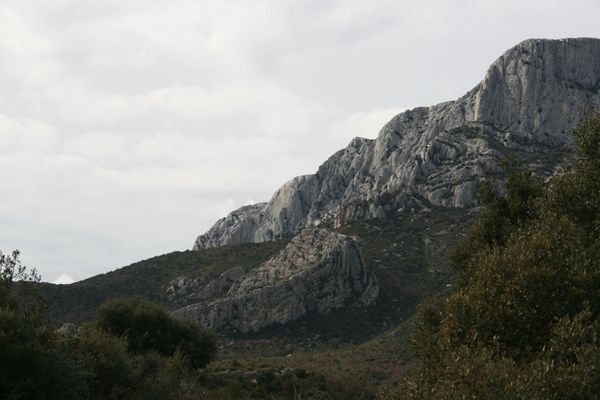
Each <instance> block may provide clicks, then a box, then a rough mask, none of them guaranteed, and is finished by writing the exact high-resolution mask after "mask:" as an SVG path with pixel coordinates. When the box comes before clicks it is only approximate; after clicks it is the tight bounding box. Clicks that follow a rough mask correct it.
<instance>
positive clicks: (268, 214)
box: [194, 39, 600, 249]
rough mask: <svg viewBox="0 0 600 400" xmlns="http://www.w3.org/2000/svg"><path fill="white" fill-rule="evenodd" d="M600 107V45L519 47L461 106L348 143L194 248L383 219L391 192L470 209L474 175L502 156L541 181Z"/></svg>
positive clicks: (404, 116) (425, 113)
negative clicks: (328, 223) (348, 217)
mask: <svg viewBox="0 0 600 400" xmlns="http://www.w3.org/2000/svg"><path fill="white" fill-rule="evenodd" d="M598 109H600V40H598V39H564V40H527V41H525V42H522V43H520V44H519V45H517V46H516V47H514V48H512V49H510V50H508V51H507V52H506V53H504V54H503V55H502V56H501V57H500V58H499V59H498V60H496V61H495V62H494V63H493V64H492V66H491V67H490V68H489V70H488V71H487V73H486V75H485V78H484V80H483V81H482V82H481V83H480V84H478V85H477V86H476V87H475V88H474V89H472V90H471V91H470V92H469V93H467V94H466V95H464V96H463V97H461V98H460V99H458V100H455V101H451V102H446V103H442V104H438V105H435V106H432V107H421V108H415V109H413V110H409V111H406V112H403V113H401V114H399V115H397V116H396V117H394V118H393V119H392V120H391V121H390V122H389V123H387V124H386V125H385V126H384V127H383V128H382V129H381V131H380V133H379V135H378V137H377V139H376V140H369V139H361V138H356V139H354V140H352V141H351V142H350V144H349V145H348V147H346V148H345V149H343V150H340V151H338V152H337V153H335V154H334V155H333V156H331V157H330V158H329V159H328V160H327V161H326V162H325V163H324V164H323V165H322V166H321V167H320V168H319V170H318V171H317V173H316V174H314V175H306V176H301V177H298V178H294V179H292V180H291V181H290V182H288V183H286V184H285V185H284V186H282V187H281V188H280V189H279V190H278V191H277V192H276V193H275V194H274V195H273V197H272V198H271V200H270V201H269V202H268V203H263V204H257V205H254V206H246V207H242V208H241V209H239V210H236V211H234V212H232V214H230V215H229V216H228V217H226V218H224V219H221V220H219V221H217V223H216V224H215V225H214V226H213V227H212V228H211V229H210V230H209V231H208V232H206V233H205V234H204V235H201V236H199V237H198V239H197V240H196V242H195V243H194V248H195V249H202V248H207V247H214V246H222V245H226V244H237V243H244V242H261V241H265V240H272V239H274V238H277V237H279V236H281V235H287V234H294V233H297V232H299V231H300V230H301V229H303V228H304V227H307V226H313V225H318V224H319V223H320V222H321V221H322V220H324V219H327V218H332V217H336V213H338V212H341V211H343V210H351V209H353V207H354V205H353V204H356V203H357V202H365V203H366V204H368V205H367V206H366V209H365V208H364V207H362V206H361V208H360V209H356V208H354V211H355V215H356V216H360V215H364V216H365V218H371V217H373V216H377V215H380V216H381V215H382V212H383V211H384V210H383V209H381V210H379V206H377V207H375V209H374V210H373V209H372V207H371V206H370V203H373V201H374V199H377V198H380V197H381V196H382V195H384V194H390V193H391V194H395V195H397V196H401V194H402V193H406V192H410V193H414V194H416V195H417V197H420V198H422V199H425V200H426V201H427V202H428V203H429V204H431V205H438V206H444V207H471V206H473V205H474V204H475V193H476V189H477V187H478V184H479V179H480V177H481V176H482V175H483V174H484V172H485V171H487V170H491V171H492V172H498V171H499V168H498V162H499V160H500V159H502V158H503V157H504V156H505V155H506V154H507V153H517V155H519V156H520V158H521V159H522V160H523V161H524V162H526V163H527V164H529V165H530V166H531V167H532V168H533V169H536V170H538V171H540V172H542V173H547V174H549V173H550V172H551V171H552V170H553V169H554V168H555V167H556V165H557V164H558V162H560V156H561V154H562V153H563V152H564V151H566V150H569V149H570V148H571V147H572V138H571V131H572V130H573V128H574V127H575V126H576V125H577V124H578V122H579V121H580V120H581V119H582V118H583V117H584V116H585V115H586V114H588V113H589V112H590V111H592V110H598ZM392 203H395V204H394V207H396V206H398V204H397V203H398V201H392ZM382 207H383V205H382ZM354 211H352V212H354ZM343 212H347V211H343ZM348 212H350V211H348ZM338 219H339V220H344V217H343V216H342V217H339V216H338Z"/></svg>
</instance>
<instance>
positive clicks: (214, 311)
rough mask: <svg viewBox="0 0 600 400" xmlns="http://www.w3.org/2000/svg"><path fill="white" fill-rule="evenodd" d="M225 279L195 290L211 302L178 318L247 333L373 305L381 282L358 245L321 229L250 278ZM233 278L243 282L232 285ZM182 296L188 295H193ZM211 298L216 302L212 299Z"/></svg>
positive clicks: (191, 307)
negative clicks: (331, 312)
mask: <svg viewBox="0 0 600 400" xmlns="http://www.w3.org/2000/svg"><path fill="white" fill-rule="evenodd" d="M225 275H227V276H225V277H224V276H221V277H219V278H217V279H216V280H215V281H214V282H211V283H209V284H208V285H207V286H205V288H204V290H192V292H195V293H200V295H199V299H202V300H205V301H201V302H198V303H195V304H192V305H189V306H186V307H183V308H181V309H179V310H177V311H175V312H174V313H173V314H174V315H175V316H177V317H179V318H184V319H191V320H193V321H195V322H197V323H198V324H199V325H200V326H202V327H205V328H211V329H215V330H221V329H236V330H238V331H241V332H244V333H246V332H250V331H258V330H259V329H260V328H263V327H266V326H268V325H271V324H273V323H286V322H289V321H293V320H295V319H297V318H299V317H301V316H303V315H305V314H307V313H310V312H316V313H319V314H327V313H329V312H330V311H332V310H335V309H338V308H341V307H344V306H349V305H353V306H367V305H370V304H371V303H372V302H373V301H375V299H376V298H377V295H378V293H379V285H378V283H377V279H376V278H375V275H374V274H373V273H372V272H371V270H370V269H368V268H367V266H366V265H365V264H364V261H363V258H362V256H361V254H360V250H359V249H358V247H357V245H356V243H355V242H354V241H353V240H352V239H351V238H350V237H348V236H345V235H342V234H339V233H335V232H332V231H330V230H327V229H321V228H314V229H306V230H304V231H303V232H302V233H301V234H299V235H297V236H296V237H294V238H293V239H292V240H291V241H290V243H289V244H288V245H287V246H286V247H285V248H284V249H283V250H282V251H281V252H280V253H278V254H277V255H276V256H274V257H272V258H270V259H269V260H267V261H266V262H264V263H263V264H262V265H261V266H259V267H258V268H256V269H254V270H251V271H249V272H247V273H246V274H243V275H241V276H237V271H236V274H231V273H228V272H227V273H225ZM233 275H236V276H237V279H235V281H232V280H229V278H228V277H230V276H233ZM224 285H227V287H225V286H224ZM210 287H214V288H218V289H217V290H213V289H209V288H210ZM177 288H181V285H175V288H174V289H173V290H172V291H171V292H172V293H174V294H176V292H177ZM181 293H182V295H183V296H187V295H188V291H183V292H181ZM209 293H212V294H213V297H212V299H208V298H207V297H206V296H207V294H209Z"/></svg>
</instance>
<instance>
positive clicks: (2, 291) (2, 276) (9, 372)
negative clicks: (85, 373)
mask: <svg viewBox="0 0 600 400" xmlns="http://www.w3.org/2000/svg"><path fill="white" fill-rule="evenodd" d="M38 281H39V276H38V275H37V273H36V272H35V270H32V271H29V270H27V269H26V268H25V267H24V266H23V265H22V264H21V262H20V260H19V252H18V251H14V252H13V253H12V254H11V255H5V254H1V253H0V398H1V399H7V400H8V399H78V398H81V396H82V394H83V392H84V391H85V388H84V382H83V377H82V375H81V373H80V371H79V370H78V369H77V366H76V365H75V364H74V363H73V360H72V358H71V357H70V356H69V355H68V354H65V353H63V352H61V351H60V349H59V347H58V346H57V344H56V341H55V340H54V336H53V333H52V332H51V330H49V328H48V327H47V326H46V325H45V324H44V320H43V318H42V317H43V310H44V308H45V303H44V302H43V299H42V298H41V295H40V293H39V292H38V291H37V290H36V286H35V284H36V283H37V282H38ZM67 381H68V382H69V384H68V385H66V384H65V383H66V382H67Z"/></svg>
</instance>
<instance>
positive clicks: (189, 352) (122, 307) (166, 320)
mask: <svg viewBox="0 0 600 400" xmlns="http://www.w3.org/2000/svg"><path fill="white" fill-rule="evenodd" d="M97 314H98V318H97V322H96V323H97V325H98V327H99V328H100V329H102V330H104V331H106V332H108V333H110V334H113V335H117V336H122V337H124V338H126V339H127V342H128V344H129V350H130V351H132V352H134V353H141V352H145V351H156V352H158V353H160V354H162V355H165V356H172V355H173V354H175V352H176V351H177V350H179V351H181V352H182V353H183V354H185V355H186V356H188V357H189V358H190V362H191V365H192V367H195V368H202V367H204V366H206V365H207V364H208V363H209V362H210V361H212V359H213V358H214V356H215V355H216V340H215V337H214V335H212V334H209V333H208V332H205V331H202V330H200V329H199V328H198V327H196V326H195V325H193V324H192V323H190V322H185V321H179V320H176V319H174V318H173V317H171V316H170V315H169V314H168V313H167V312H166V311H165V310H164V309H163V308H162V307H160V306H158V305H157V304H154V303H151V302H149V301H146V300H143V299H141V298H130V299H117V300H111V301H109V302H107V303H105V304H103V305H102V306H101V307H100V308H99V309H98V312H97Z"/></svg>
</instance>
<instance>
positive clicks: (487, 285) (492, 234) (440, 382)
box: [404, 116, 600, 399]
mask: <svg viewBox="0 0 600 400" xmlns="http://www.w3.org/2000/svg"><path fill="white" fill-rule="evenodd" d="M575 138H576V143H577V150H576V153H575V159H574V163H573V165H572V167H571V169H570V170H568V171H567V172H566V173H564V174H562V175H560V176H556V177H553V178H552V180H551V182H550V183H547V184H544V183H542V181H541V180H540V179H538V178H536V177H534V176H532V175H531V174H529V173H527V172H525V171H522V170H520V169H519V168H518V167H517V166H516V164H515V163H513V164H512V165H511V168H509V177H508V180H507V181H506V184H505V186H504V188H499V187H498V184H497V183H496V182H492V181H488V182H487V183H486V184H485V185H483V189H482V197H481V199H482V203H483V204H484V205H485V207H486V209H485V211H484V212H483V213H482V215H481V218H480V219H479V221H478V222H477V223H476V224H475V225H474V226H473V228H472V230H471V232H470V234H469V236H468V239H467V241H465V243H463V244H462V245H460V246H459V247H458V248H457V249H456V251H455V252H454V254H453V255H452V257H451V263H452V265H453V266H454V267H455V268H456V270H457V271H458V273H459V278H460V279H459V284H458V287H457V288H456V290H455V291H454V292H453V293H452V294H451V295H450V296H449V297H448V298H446V299H437V300H432V301H430V302H429V303H428V304H427V305H425V306H423V307H422V308H421V311H420V315H419V319H418V328H417V333H416V335H415V337H414V344H415V351H416V355H417V358H418V365H417V368H416V371H415V373H414V375H413V376H412V378H411V379H410V380H408V382H407V383H406V385H405V388H404V390H405V393H404V395H405V396H406V397H407V398H418V399H442V398H443V399H454V398H456V399H458V398H461V399H463V398H485V399H491V398H493V399H503V398H506V399H519V398H521V399H564V398H580V399H584V398H585V399H587V398H596V397H597V395H598V393H600V347H599V346H598V343H599V342H598V339H599V338H600V336H599V335H600V330H599V324H600V318H599V313H600V295H599V293H600V290H599V289H600V235H599V233H600V179H598V177H599V176H600V117H598V116H595V117H592V118H590V119H589V120H587V121H585V122H583V123H582V124H581V125H580V126H579V127H578V128H577V129H576V131H575Z"/></svg>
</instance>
